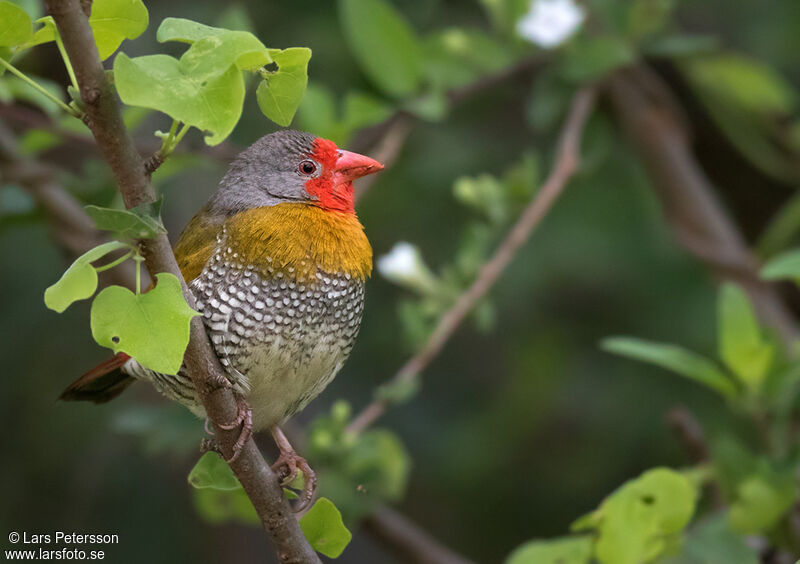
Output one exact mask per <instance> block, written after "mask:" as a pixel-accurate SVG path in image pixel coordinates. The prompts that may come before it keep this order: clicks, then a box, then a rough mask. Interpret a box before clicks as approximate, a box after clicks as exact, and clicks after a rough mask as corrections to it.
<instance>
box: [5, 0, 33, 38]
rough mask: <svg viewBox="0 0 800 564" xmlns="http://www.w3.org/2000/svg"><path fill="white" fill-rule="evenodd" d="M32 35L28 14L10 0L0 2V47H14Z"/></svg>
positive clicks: (31, 25)
mask: <svg viewBox="0 0 800 564" xmlns="http://www.w3.org/2000/svg"><path fill="white" fill-rule="evenodd" d="M32 36H33V24H31V18H30V16H28V14H27V13H26V12H25V10H23V9H22V8H20V7H19V6H17V5H16V4H12V3H11V2H6V1H5V0H3V1H1V2H0V47H16V46H17V45H22V44H24V43H26V42H27V41H28V40H30V38H31V37H32Z"/></svg>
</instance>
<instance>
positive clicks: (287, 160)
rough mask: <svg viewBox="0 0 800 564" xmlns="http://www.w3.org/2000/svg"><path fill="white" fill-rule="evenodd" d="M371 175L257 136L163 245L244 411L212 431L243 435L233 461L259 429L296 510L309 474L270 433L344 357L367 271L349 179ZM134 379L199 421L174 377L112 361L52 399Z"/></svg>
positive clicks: (327, 152) (91, 393)
mask: <svg viewBox="0 0 800 564" xmlns="http://www.w3.org/2000/svg"><path fill="white" fill-rule="evenodd" d="M381 169H383V165H382V164H380V163H379V162H378V161H376V160H374V159H372V158H370V157H367V156H364V155H360V154H358V153H353V152H350V151H345V150H342V149H339V148H338V146H337V145H336V144H335V143H334V142H332V141H330V140H327V139H324V138H321V137H317V136H315V135H312V134H310V133H305V132H301V131H295V130H288V129H287V130H280V131H277V132H275V133H271V134H269V135H265V136H264V137H262V138H260V139H259V140H258V141H256V142H255V143H253V144H252V145H251V146H250V147H248V148H247V149H245V150H244V151H242V152H241V153H240V154H239V155H238V156H237V157H236V158H235V159H234V160H233V161H232V162H231V164H230V166H229V168H228V171H227V172H226V174H225V175H224V176H223V178H222V180H221V181H220V183H219V186H218V189H217V191H216V192H215V193H214V194H213V195H212V196H211V198H210V199H209V201H208V202H207V203H206V205H205V206H204V207H203V208H202V209H201V210H200V211H199V212H198V213H197V214H196V215H195V216H194V217H193V218H192V219H191V221H189V223H188V224H187V226H186V227H185V228H184V230H183V231H182V232H181V234H180V236H179V238H178V241H177V243H176V245H175V247H174V251H175V257H176V259H177V262H178V266H179V267H180V270H181V273H182V274H183V276H184V278H185V279H186V282H187V285H188V288H189V290H190V291H191V293H192V295H193V297H194V300H195V307H196V310H197V312H198V313H200V314H201V315H202V317H203V322H204V326H205V329H206V332H207V334H208V337H209V339H210V341H211V344H212V346H213V348H214V351H215V353H216V355H217V357H218V358H219V361H220V363H221V365H222V367H223V368H224V371H225V377H226V379H227V384H228V385H230V387H231V388H232V389H233V391H234V392H235V394H236V396H237V397H238V398H243V400H244V401H246V405H247V406H249V409H242V410H241V411H240V413H239V416H238V417H237V418H236V420H234V421H232V422H229V423H226V424H223V425H221V426H222V427H223V428H226V429H235V428H238V427H240V426H241V427H242V434H241V435H240V438H239V441H237V449H235V452H234V455H233V457H236V456H238V449H240V448H241V446H242V445H243V444H244V441H245V440H246V439H247V437H248V436H249V433H250V432H251V431H261V430H266V429H269V430H270V432H271V433H272V435H273V438H274V439H275V442H276V444H277V446H278V448H279V450H280V456H279V458H278V460H277V461H276V463H275V465H273V468H276V469H277V471H278V472H279V475H280V476H281V477H282V478H283V483H288V482H290V481H292V480H293V479H294V478H295V477H296V475H297V472H298V469H300V470H302V472H303V475H304V479H305V488H304V491H303V492H302V496H301V500H300V502H299V506H300V508H302V507H303V506H305V505H306V504H307V503H308V502H310V500H311V498H312V497H313V494H314V488H315V485H316V475H315V474H314V472H313V470H312V469H311V468H310V466H309V465H308V463H307V461H306V460H305V459H304V458H303V457H301V456H300V455H298V454H297V452H296V451H295V450H294V448H293V447H292V446H291V444H290V443H289V441H288V440H287V439H286V436H285V435H284V433H283V432H282V431H281V428H280V427H281V425H282V424H283V423H284V422H285V421H286V420H287V419H289V418H290V417H291V416H292V415H294V414H296V413H297V412H299V411H301V410H302V409H303V408H304V407H305V406H306V405H307V404H308V403H309V402H310V401H311V400H312V399H314V398H315V397H316V396H317V395H319V394H320V392H322V390H323V389H324V388H325V387H326V386H327V385H328V384H329V383H330V382H331V381H332V380H333V378H334V377H335V376H336V374H337V373H338V372H339V371H340V369H341V368H342V366H343V365H344V363H345V361H346V360H347V358H348V356H349V355H350V351H351V349H352V348H353V344H354V342H355V339H356V336H357V334H358V331H359V328H360V325H361V318H362V312H363V307H364V286H365V283H366V281H367V279H368V277H369V276H370V273H371V271H372V248H371V246H370V243H369V241H368V239H367V237H366V235H365V233H364V228H363V226H362V225H361V223H360V222H359V220H358V217H357V216H356V213H355V209H354V189H353V181H354V180H356V179H357V178H360V177H362V176H366V175H368V174H372V173H375V172H378V171H380V170H381ZM136 380H143V381H146V382H150V383H152V384H153V385H154V386H155V388H156V389H157V390H158V391H160V392H161V393H162V394H164V395H165V396H167V397H168V398H169V399H172V400H175V401H177V402H178V403H180V404H182V405H184V406H186V407H187V408H188V409H189V410H190V411H192V412H193V413H194V414H196V415H197V416H199V417H204V416H205V412H204V410H203V406H202V404H201V402H200V400H199V398H198V395H197V393H196V391H195V389H194V386H193V385H192V382H191V380H190V379H189V377H188V375H187V374H186V371H185V369H184V367H182V368H181V370H180V371H179V372H178V374H177V375H167V374H161V373H158V372H155V371H153V370H150V369H148V368H146V367H145V366H142V365H141V364H139V363H138V362H137V361H136V359H135V358H131V357H130V356H128V355H127V354H125V353H122V352H120V353H117V354H116V355H115V356H114V357H112V358H111V359H109V360H108V361H106V362H104V363H102V364H100V365H99V366H97V367H95V368H94V369H92V370H90V371H89V372H87V373H86V374H84V375H83V376H81V377H80V378H79V379H78V380H76V381H75V382H73V383H72V384H71V385H70V386H69V387H67V388H66V389H65V390H64V392H63V393H62V394H61V396H60V399H62V400H66V401H81V400H87V401H92V402H95V403H104V402H107V401H109V400H111V399H113V398H115V397H117V396H118V395H119V394H120V393H122V392H123V391H124V390H125V389H126V388H127V387H128V386H129V385H130V384H131V383H132V382H134V381H136ZM233 457H232V458H233Z"/></svg>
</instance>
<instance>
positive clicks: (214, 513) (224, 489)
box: [188, 452, 261, 525]
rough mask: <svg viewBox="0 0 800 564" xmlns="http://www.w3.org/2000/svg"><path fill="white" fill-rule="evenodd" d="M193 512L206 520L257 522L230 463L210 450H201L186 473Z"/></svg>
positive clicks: (212, 521)
mask: <svg viewBox="0 0 800 564" xmlns="http://www.w3.org/2000/svg"><path fill="white" fill-rule="evenodd" d="M188 481H189V484H190V485H191V486H192V487H193V488H194V502H195V507H196V508H197V512H198V513H199V514H200V516H201V517H203V518H204V519H205V520H206V521H208V522H210V523H217V524H218V523H224V522H226V521H236V522H240V523H244V524H249V525H253V524H258V523H259V522H260V521H261V520H260V518H259V516H258V513H256V510H255V508H254V507H253V504H252V502H251V501H250V498H248V497H247V494H246V493H245V491H244V488H242V485H241V484H240V483H239V480H237V479H236V476H235V475H234V474H233V470H231V468H230V466H228V464H227V463H226V462H225V461H224V460H222V458H221V457H220V456H219V455H217V454H216V453H213V452H207V453H205V454H204V455H203V456H202V457H201V458H200V460H198V461H197V464H195V466H194V468H192V470H191V472H189V477H188Z"/></svg>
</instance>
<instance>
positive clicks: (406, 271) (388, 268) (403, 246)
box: [378, 241, 422, 280]
mask: <svg viewBox="0 0 800 564" xmlns="http://www.w3.org/2000/svg"><path fill="white" fill-rule="evenodd" d="M421 262H422V257H421V256H420V253H419V249H418V248H416V247H415V246H414V245H412V244H411V243H406V242H405V241H400V242H399V243H395V245H394V247H392V250H391V251H389V253H388V254H385V255H383V256H382V257H380V258H379V259H378V272H380V273H381V274H382V275H383V276H384V277H386V278H388V279H389V280H399V279H406V278H412V277H413V276H414V275H415V274H416V272H417V268H418V265H419V264H420V263H421Z"/></svg>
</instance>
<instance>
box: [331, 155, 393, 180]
mask: <svg viewBox="0 0 800 564" xmlns="http://www.w3.org/2000/svg"><path fill="white" fill-rule="evenodd" d="M379 170H383V165H382V164H381V163H379V162H378V161H376V160H375V159H371V158H369V157H365V156H364V155H359V154H358V153H352V152H350V151H343V150H341V149H340V150H339V158H338V159H336V166H335V167H334V169H333V172H334V174H335V176H336V178H337V182H336V183H337V184H339V183H341V182H352V181H353V180H355V179H356V178H361V177H362V176H366V175H368V174H372V173H373V172H378V171H379Z"/></svg>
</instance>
